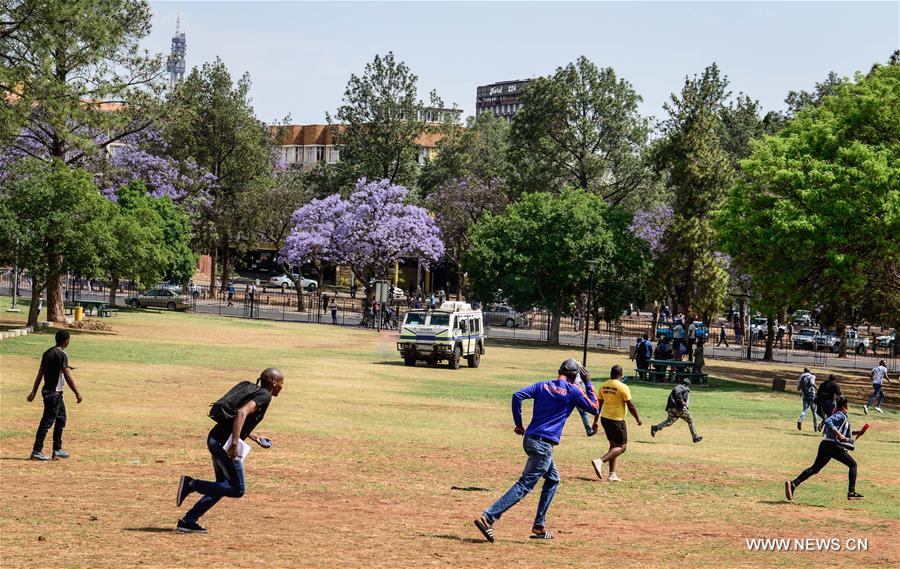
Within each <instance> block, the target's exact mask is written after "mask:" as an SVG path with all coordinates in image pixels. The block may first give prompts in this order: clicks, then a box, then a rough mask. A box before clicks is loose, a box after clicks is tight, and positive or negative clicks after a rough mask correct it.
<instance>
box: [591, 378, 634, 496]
mask: <svg viewBox="0 0 900 569" xmlns="http://www.w3.org/2000/svg"><path fill="white" fill-rule="evenodd" d="M621 379H622V366H620V365H615V366H613V367H612V370H610V372H609V380H607V381H604V382H603V383H602V384H601V385H600V392H599V393H600V399H599V404H600V415H599V416H600V424H601V425H603V431H604V432H605V433H606V440H608V441H609V450H608V451H606V454H604V455H603V456H601V457H600V458H596V459H594V460H592V461H591V465H592V466H593V467H594V472H596V473H597V477H598V478H599V479H600V480H603V463H605V462H608V463H609V481H610V482H621V481H622V479H621V478H619V476H618V475H617V474H616V458H618V457H619V455H621V454H623V453H624V452H625V449H626V446H627V445H628V429H627V428H626V426H625V409H626V407H627V408H628V412H629V413H631V416H632V417H634V420H635V421H637V424H638V426H640V425H641V424H642V423H641V417H640V416H639V415H638V412H637V409H636V408H635V406H634V403H632V402H631V390H630V389H628V386H627V385H625V384H624V383H622V382H621V381H620V380H621ZM594 428H595V429H596V428H597V419H594Z"/></svg>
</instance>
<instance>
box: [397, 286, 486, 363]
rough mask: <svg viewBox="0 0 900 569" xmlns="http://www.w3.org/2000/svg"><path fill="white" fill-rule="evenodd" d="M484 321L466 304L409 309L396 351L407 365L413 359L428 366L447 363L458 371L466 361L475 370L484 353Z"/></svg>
mask: <svg viewBox="0 0 900 569" xmlns="http://www.w3.org/2000/svg"><path fill="white" fill-rule="evenodd" d="M485 337H486V336H485V332H484V318H483V317H482V314H481V310H473V309H472V307H471V306H470V305H469V303H467V302H458V301H447V302H445V303H443V304H442V305H441V307H440V308H438V309H437V310H412V311H410V312H407V313H406V317H405V318H404V319H403V324H402V325H401V326H400V341H399V342H397V350H398V351H399V352H400V356H401V357H403V362H404V363H405V364H406V365H408V366H414V365H416V361H417V360H425V361H426V362H428V365H437V363H438V362H439V361H447V362H448V364H449V367H450V369H459V364H460V360H462V358H466V361H467V362H468V364H469V367H478V364H479V363H481V355H482V354H483V353H484V340H485Z"/></svg>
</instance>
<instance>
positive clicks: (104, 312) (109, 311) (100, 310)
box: [65, 299, 119, 317]
mask: <svg viewBox="0 0 900 569" xmlns="http://www.w3.org/2000/svg"><path fill="white" fill-rule="evenodd" d="M76 306H81V307H82V308H84V310H85V312H87V311H88V310H90V311H92V312H93V313H94V314H96V315H97V316H100V317H103V316H115V315H116V314H118V313H119V309H118V308H115V307H112V306H110V305H109V303H108V302H106V301H105V300H81V299H79V300H76V301H74V302H67V303H66V304H65V308H66V310H74V308H75V307H76Z"/></svg>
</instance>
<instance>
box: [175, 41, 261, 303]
mask: <svg viewBox="0 0 900 569" xmlns="http://www.w3.org/2000/svg"><path fill="white" fill-rule="evenodd" d="M168 110H169V114H170V118H169V120H167V121H166V125H165V136H166V140H167V142H168V146H169V151H170V152H171V153H172V154H173V155H174V156H175V157H176V158H179V159H188V158H193V159H194V160H195V161H196V162H197V164H199V165H200V166H201V167H203V168H205V169H206V170H208V171H209V172H211V173H212V174H213V175H214V176H215V177H216V179H217V183H216V185H215V186H214V187H213V188H212V190H211V192H210V198H211V200H210V201H211V203H210V204H209V216H210V221H211V225H212V228H211V229H212V230H211V231H210V232H209V233H208V234H207V235H201V236H198V237H200V238H201V239H202V241H203V242H204V243H205V248H206V249H207V250H209V251H210V253H211V257H212V281H211V282H210V288H212V289H215V288H216V274H217V270H218V265H219V264H220V263H221V268H222V270H221V272H222V285H223V287H224V286H225V283H226V282H227V281H228V275H229V272H230V270H231V264H232V258H231V250H232V248H233V247H236V248H241V247H246V246H248V245H250V244H255V242H256V234H255V233H254V232H253V231H252V229H253V225H254V219H255V210H257V209H258V208H263V207H265V203H263V202H262V201H260V200H259V199H256V197H255V196H254V192H256V190H258V189H259V188H260V187H261V186H260V183H259V180H260V179H265V178H268V177H270V176H271V172H272V165H273V155H274V153H273V144H274V139H273V136H272V134H271V132H270V131H269V129H268V128H267V126H266V125H265V124H263V123H261V122H260V121H259V120H257V119H256V117H255V115H254V113H253V107H252V105H251V104H250V76H249V75H248V74H246V73H245V74H244V75H243V76H242V77H241V78H240V79H239V80H238V81H237V83H234V82H233V81H232V78H231V74H230V73H229V72H228V69H227V68H226V67H225V64H224V63H222V61H221V60H220V59H218V58H217V59H216V60H215V61H214V62H213V63H205V64H203V67H202V68H200V69H197V68H194V69H193V70H192V71H191V73H190V74H189V75H188V76H187V77H186V78H185V80H184V81H183V82H182V83H181V84H180V85H179V87H178V88H177V89H176V90H175V92H174V93H172V95H171V97H170V98H169V109H168Z"/></svg>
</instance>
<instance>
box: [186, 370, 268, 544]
mask: <svg viewBox="0 0 900 569" xmlns="http://www.w3.org/2000/svg"><path fill="white" fill-rule="evenodd" d="M283 386H284V374H282V373H281V372H280V371H279V370H277V369H275V368H268V369H266V370H264V371H263V372H262V373H261V374H260V376H259V379H257V380H256V383H255V384H254V383H251V382H249V381H242V382H240V383H238V384H237V385H235V386H234V387H232V388H231V389H230V390H229V391H228V393H226V394H225V395H224V396H223V397H222V398H221V399H219V400H218V401H216V402H215V403H213V405H212V408H211V409H210V412H209V416H210V418H211V419H213V420H214V421H216V426H215V427H213V428H212V430H211V431H210V432H209V435H208V436H207V439H206V446H207V447H208V448H209V453H210V454H211V455H212V460H213V470H214V471H215V473H216V481H215V482H207V481H205V480H196V479H194V478H191V477H190V476H182V477H181V480H180V481H179V483H178V494H177V495H176V498H175V504H176V505H177V506H181V503H182V502H183V501H184V499H185V498H186V497H187V496H188V495H189V494H190V493H192V492H197V493H198V494H202V495H203V497H202V498H200V500H199V501H198V502H197V503H196V504H194V507H193V508H191V509H190V510H189V511H188V512H187V513H186V514H185V515H184V517H183V518H182V519H180V520H178V524H177V525H176V527H175V529H176V531H180V532H185V533H206V530H205V529H204V528H202V527H200V524H198V523H197V520H199V519H200V517H201V516H202V515H203V514H205V513H206V512H207V511H209V509H210V508H212V507H213V506H215V505H216V503H218V501H219V500H221V499H222V498H223V497H226V496H227V497H229V498H240V497H241V496H243V495H244V490H245V484H244V463H243V457H244V456H245V455H246V452H243V453H241V452H240V449H241V447H242V446H246V445H244V443H243V440H244V439H246V438H247V437H250V440H252V441H254V442H256V443H257V444H259V445H260V446H261V447H263V448H268V447H270V446H272V443H271V441H269V440H268V439H265V438H262V437H257V436H256V435H254V434H252V432H253V429H255V428H256V426H257V425H259V423H260V422H261V421H262V420H263V417H265V416H266V411H267V410H268V408H269V404H270V403H271V402H272V397H278V394H279V393H281V388H282V387H283Z"/></svg>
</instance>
